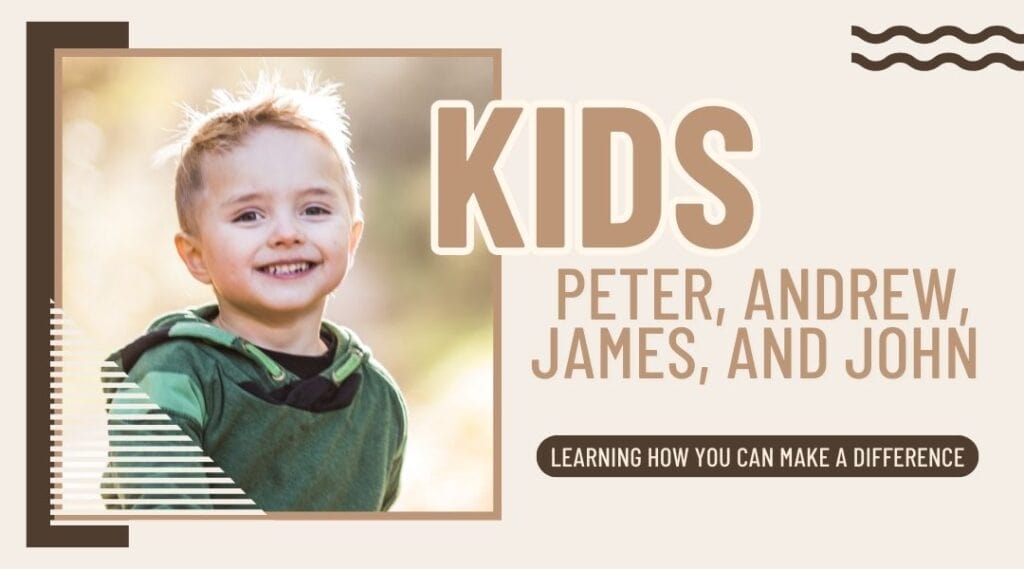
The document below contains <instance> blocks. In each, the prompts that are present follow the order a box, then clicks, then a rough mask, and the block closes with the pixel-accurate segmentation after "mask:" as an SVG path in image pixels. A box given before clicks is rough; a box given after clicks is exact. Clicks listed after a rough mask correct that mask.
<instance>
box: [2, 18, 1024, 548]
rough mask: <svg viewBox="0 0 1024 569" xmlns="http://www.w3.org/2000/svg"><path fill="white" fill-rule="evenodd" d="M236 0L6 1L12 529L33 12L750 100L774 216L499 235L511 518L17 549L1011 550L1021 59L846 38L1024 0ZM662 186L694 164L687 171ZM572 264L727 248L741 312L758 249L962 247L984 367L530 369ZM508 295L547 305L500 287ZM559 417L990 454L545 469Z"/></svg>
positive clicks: (669, 108)
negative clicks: (547, 235)
mask: <svg viewBox="0 0 1024 569" xmlns="http://www.w3.org/2000/svg"><path fill="white" fill-rule="evenodd" d="M445 4H451V5H445ZM7 10H10V9H9V8H8V9H7ZM157 10H159V11H157ZM242 10H244V11H243V12H239V11H238V9H237V8H227V7H224V8H220V7H217V6H215V5H213V4H212V3H210V2H200V3H195V4H194V5H189V3H187V2H180V3H176V4H174V5H173V6H170V5H168V6H166V7H163V9H160V8H157V7H148V8H146V9H143V8H141V7H136V6H130V5H128V4H124V5H121V6H117V5H113V4H109V5H107V4H104V3H102V2H100V3H93V4H90V6H89V7H87V8H86V7H80V6H79V7H72V6H71V5H68V6H66V7H64V8H63V9H59V8H43V7H37V8H35V9H34V10H31V11H23V12H19V13H16V14H5V17H4V20H3V21H4V22H5V23H4V24H3V31H4V33H3V34H0V37H2V38H3V39H2V40H0V41H3V42H4V45H5V47H6V48H7V49H6V50H5V51H6V53H7V54H8V55H7V56H5V61H6V63H7V64H8V74H9V78H10V82H9V84H10V87H11V90H10V91H9V92H5V93H4V95H3V96H4V102H5V103H6V107H7V108H8V109H10V112H9V115H10V118H11V120H10V121H9V124H8V128H7V129H5V132H4V134H3V144H4V146H3V150H4V152H3V153H2V155H3V156H4V158H3V160H4V164H5V168H4V170H5V172H7V175H6V180H7V182H8V184H9V191H8V194H7V195H8V196H9V208H8V209H9V210H10V211H11V212H14V214H13V215H9V216H8V221H7V222H6V223H4V224H2V231H4V235H5V237H6V238H7V239H6V242H7V243H9V244H10V245H11V247H10V249H11V250H12V254H11V259H10V262H11V265H10V266H11V267H13V268H14V271H13V272H14V273H16V274H15V275H12V276H11V277H10V278H8V279H5V280H4V283H5V284H4V286H5V291H6V292H8V293H9V295H8V296H7V305H8V310H7V312H8V314H10V315H11V316H10V318H9V325H8V326H7V327H5V329H4V338H3V340H4V341H3V342H2V344H3V345H4V346H5V353H6V354H7V357H6V361H8V362H13V364H12V365H11V366H10V367H9V369H8V371H9V374H10V380H11V385H12V388H11V390H10V392H9V395H8V397H7V401H8V411H7V412H6V413H4V414H3V418H2V421H3V426H4V432H5V433H7V436H6V437H5V443H6V445H5V449H6V450H7V452H8V453H9V454H11V455H13V456H14V457H15V459H16V460H13V461H11V462H12V464H13V465H14V466H13V470H11V471H8V472H7V473H6V474H5V478H4V481H5V482H6V484H5V485H4V487H5V488H7V489H8V493H9V494H8V495H9V497H10V500H9V501H8V506H7V508H6V512H5V520H4V521H5V524H6V525H7V529H8V531H5V532H3V538H2V539H3V543H4V545H5V548H7V549H12V548H16V549H20V548H21V546H22V545H23V543H24V541H23V531H24V527H23V523H24V522H23V520H24V515H23V514H24V512H23V508H24V502H23V500H22V498H21V496H22V490H21V489H22V488H23V487H24V470H23V464H22V463H21V460H22V458H21V457H23V456H24V448H23V445H24V432H23V428H24V420H23V417H22V416H21V413H23V409H24V406H23V401H24V387H23V383H22V381H23V377H24V363H23V354H24V345H23V340H22V339H21V336H22V330H23V329H24V323H23V321H22V319H23V318H24V314H23V309H22V306H23V304H22V303H21V301H20V299H21V298H23V297H24V296H23V295H24V288H23V287H24V279H23V278H22V276H21V274H22V271H21V267H24V258H23V257H22V256H23V255H24V250H25V249H24V246H23V245H24V244H23V242H22V241H23V239H24V237H23V235H24V230H23V228H22V227H21V226H20V225H19V224H21V223H23V217H22V216H21V214H20V213H19V212H21V211H23V208H24V195H23V190H22V188H23V187H24V136H23V134H24V133H23V132H22V128H21V125H22V124H24V122H23V120H22V117H23V114H22V113H23V111H22V109H24V94H23V93H24V83H23V81H24V76H25V73H24V24H23V22H24V20H26V19H33V20H47V19H52V20H56V19H66V20H72V19H90V20H94V19H125V20H129V21H130V22H131V33H130V35H131V45H132V46H133V47H385V46H387V47H435V46H447V47H456V46H463V47H499V48H502V49H503V54H504V57H503V71H504V77H503V84H504V92H505V98H507V99H513V100H528V101H533V100H550V99H557V100H565V101H570V102H575V101H581V100H626V101H634V102H637V103H641V104H643V105H645V106H646V107H648V108H649V109H651V110H652V111H653V112H654V113H656V114H657V115H659V116H660V117H661V118H662V119H663V120H664V121H665V122H666V123H668V122H669V121H670V120H671V119H672V118H673V117H674V115H675V114H676V113H677V112H679V111H680V110H682V109H683V108H685V107H687V106H688V105H689V104H691V103H693V102H694V101H697V100H701V99H707V98H717V99H725V100H728V101H731V102H733V103H735V104H736V105H738V106H740V107H742V108H744V109H745V110H746V111H747V112H748V113H749V114H750V115H751V116H753V117H754V119H755V121H756V124H757V128H758V131H759V134H760V143H761V153H760V155H759V157H757V158H756V159H754V160H750V161H745V162H742V163H740V164H739V168H740V170H741V171H742V172H743V173H744V175H745V176H746V177H747V178H748V179H750V180H751V181H753V183H754V184H755V186H756V188H757V191H758V194H759V197H760V203H761V216H760V219H761V222H760V226H759V229H758V233H757V235H755V236H754V238H753V240H752V241H751V243H750V245H749V246H748V247H746V248H745V249H743V250H742V251H740V252H738V253H735V254H732V255H730V256H727V257H722V258H704V257H698V256H696V255H694V254H693V253H690V252H688V251H686V250H684V249H683V248H681V247H680V246H679V245H678V243H677V242H676V240H675V238H674V237H672V236H671V235H670V234H668V233H666V234H665V235H664V238H663V239H662V240H661V241H660V242H658V243H657V244H655V245H653V246H652V247H650V248H648V249H646V250H645V251H643V252H641V253H639V254H634V255H630V256H628V257H624V256H617V257H607V258H605V257H588V258H582V257H574V258H570V257H536V256H532V257H518V258H506V259H505V260H504V265H503V274H504V282H503V290H504V299H503V300H504V302H505V305H506V307H509V309H506V310H505V313H504V317H503V330H502V337H503V339H504V346H503V349H504V356H503V359H504V369H503V384H504V385H503V387H504V389H503V397H504V398H503V402H504V408H503V422H504V425H503V434H504V441H503V443H504V444H503V468H504V480H503V486H504V488H503V495H504V505H503V520H501V521H497V522H465V521H460V522H445V521H434V522H408V521H400V522H398V521H396V522H293V523H291V522H289V523H283V522H278V523H254V522H233V523H228V522H210V523H198V522H184V523H183V522H178V523H172V522H146V523H135V524H133V527H132V536H131V540H132V547H131V549H130V550H129V551H92V550H90V551H28V552H26V551H23V550H22V551H20V552H19V553H17V554H16V555H17V556H18V557H20V558H26V559H32V560H35V561H45V562H47V563H58V562H62V563H66V564H69V565H70V564H80V563H83V562H84V563H86V564H89V565H98V564H103V565H104V566H107V567H114V566H132V567H139V566H142V565H141V564H147V566H148V565H149V564H152V565H154V566H166V567H172V566H173V567H180V566H181V564H182V563H190V564H203V565H205V564H219V565H223V564H228V563H232V564H237V563H238V562H240V561H241V560H245V561H247V562H251V563H252V565H253V566H262V565H268V566H281V565H282V564H288V565H296V564H298V563H304V564H317V565H319V564H325V563H363V564H365V563H379V562H382V561H384V562H387V564H389V565H391V564H393V565H416V566H421V565H430V566H433V565H434V564H441V563H444V564H446V565H450V566H466V567H477V566H481V565H483V564H497V565H505V566H519V565H520V564H521V563H522V562H523V561H525V560H527V559H530V560H533V561H534V562H537V563H539V564H542V565H556V564H568V563H572V564H573V565H577V564H581V565H582V564H588V565H595V566H616V565H618V566H621V565H624V564H627V563H629V564H631V565H632V564H641V563H643V564H651V563H656V562H657V563H659V564H660V563H665V564H670V565H682V564H685V563H703V564H706V565H710V566H745V565H750V564H755V563H757V564H764V565H770V566H772V565H782V564H786V565H791V566H807V567H819V566H863V565H871V566H896V565H901V564H910V565H930V566H963V565H965V564H980V565H983V566H1015V565H1019V564H1020V561H1021V559H1020V556H1021V553H1020V549H1019V547H1018V546H1017V540H1018V539H1019V536H1020V521H1019V516H1020V512H1021V509H1022V506H1024V496H1022V491H1021V489H1020V488H1021V486H1020V480H1019V473H1020V472H1021V468H1022V466H1024V461H1022V459H1021V455H1020V452H1019V449H1020V440H1021V439H1020V436H1021V434H1022V431H1024V429H1022V427H1021V423H1020V419H1019V414H1018V409H1019V406H1020V404H1021V401H1022V399H1024V387H1022V386H1021V383H1020V382H1019V375H1020V374H1019V358H1018V354H1019V353H1020V350H1019V348H1018V346H1017V339H1018V338H1019V337H1020V333H1019V326H1020V323H1021V321H1022V319H1024V301H1021V300H1020V295H1019V290H1020V288H1019V282H1018V279H1019V278H1020V277H1021V273H1022V271H1021V269H1020V265H1019V263H1018V262H1016V258H1017V257H1018V256H1019V253H1018V251H1017V249H1018V245H1019V244H1020V243H1021V230H1020V229H1019V226H1018V224H1017V221H1018V217H1019V213H1018V212H1019V211H1020V207H1021V206H1022V205H1024V203H1022V202H1024V200H1022V199H1021V197H1020V190H1021V183H1020V176H1021V168H1020V166H1019V165H1018V164H1019V162H1020V160H1019V157H1020V156H1021V150H1022V148H1021V146H1022V142H1021V139H1020V132H1021V131H1022V127H1024V112H1022V111H1021V105H1020V101H1021V95H1022V90H1024V84H1022V83H1021V77H1022V75H1021V74H1020V73H1019V72H1013V71H1009V70H1007V69H1005V68H1003V67H993V68H989V69H987V70H985V71H981V72H966V71H962V70H959V69H955V68H951V67H949V66H948V65H947V66H944V67H942V68H940V69H938V70H936V71H931V72H926V73H921V72H916V71H912V70H909V69H907V68H906V67H904V66H900V67H898V68H894V69H890V70H888V71H885V72H879V73H873V72H868V71H865V70H863V69H861V68H859V67H857V66H854V65H852V64H850V63H849V54H850V52H851V51H852V50H854V49H861V48H863V51H864V52H865V53H866V54H869V55H871V56H872V57H873V58H877V57H878V56H879V55H880V54H882V53H885V52H886V50H888V49H889V48H891V47H897V48H898V49H907V50H909V51H911V52H912V53H915V54H919V55H922V56H927V55H928V54H932V53H935V52H937V51H941V50H944V48H953V47H955V46H957V44H956V43H955V42H953V41H952V40H943V41H942V42H939V43H938V44H933V45H931V46H916V45H913V44H910V43H909V42H907V41H906V40H893V42H890V44H888V45H887V46H886V47H883V48H878V47H873V46H864V44H862V43H861V42H859V41H858V40H856V39H855V38H853V37H852V36H850V33H849V28H850V25H852V24H859V25H862V26H865V27H867V28H868V29H869V30H872V31H877V30H879V29H882V28H885V27H887V26H889V25H892V24H912V25H914V27H915V28H917V29H920V30H930V29H932V28H934V27H936V26H938V25H941V24H956V25H959V26H961V27H963V28H965V29H967V30H968V31H977V30H978V29H980V28H982V27H984V26H986V25H990V24H995V23H999V24H1004V25H1008V26H1010V27H1012V28H1014V29H1016V30H1017V31H1021V29H1022V28H1024V8H1021V7H1020V6H1019V5H1017V6H1014V5H1013V4H1012V3H1000V4H995V3H976V4H972V5H971V6H970V7H969V8H968V7H966V6H964V5H961V6H959V7H957V6H951V7H949V8H945V7H941V6H934V5H932V4H928V3H919V4H917V5H913V4H909V5H906V6H903V7H900V8H892V7H891V6H889V3H881V2H874V3H856V4H853V3H850V5H848V6H845V7H838V8H835V7H833V8H828V9H826V8H825V7H824V6H818V5H816V4H810V3H808V4H807V5H805V6H800V5H785V4H779V3H773V4H771V5H770V6H768V5H766V6H761V5H743V4H740V3H719V4H714V5H712V4H710V3H700V4H697V5H693V6H690V7H686V6H678V7H675V8H673V9H672V10H671V11H665V9H663V8H659V7H657V6H656V5H654V4H647V3H644V2H633V3H628V4H619V5H617V6H616V7H615V9H614V10H609V11H602V10H597V11H596V13H593V14H586V15H584V14H583V13H582V12H581V11H579V9H577V8H573V7H559V6H557V5H556V4H555V3H552V2H546V3H542V4H541V5H540V6H538V7H533V8H531V7H525V6H522V4H520V3H516V4H515V6H514V7H513V6H512V5H508V6H506V7H502V8H490V9H486V10H484V9H481V8H480V7H479V6H477V5H476V3H472V2H465V3H461V4H455V3H443V2H433V3H425V4H420V5H415V6H411V7H405V8H395V7H392V6H388V7H374V8H371V7H369V5H364V6H358V7H353V6H348V7H342V6H340V5H336V6H334V7H333V8H330V9H328V10H327V11H326V12H325V11H322V9H320V8H314V7H313V5H312V3H310V5H309V6H304V5H303V3H301V2H292V3H289V4H287V5H286V6H277V7H275V8H273V10H269V9H268V10H267V11H265V12H257V11H255V10H254V9H253V8H252V7H251V5H249V6H247V7H245V8H242ZM627 10H628V13H627V12H626V11H627ZM460 14H462V15H463V16H461V17H459V15H460ZM986 48H992V49H993V50H998V51H1007V52H1009V53H1011V54H1013V55H1015V57H1016V58H1017V59H1024V46H1013V45H1011V44H1008V43H1006V42H1005V41H1004V40H1000V39H995V40H990V43H986V44H985V46H984V47H982V48H970V49H967V50H964V51H963V52H964V53H969V54H970V53H982V52H983V51H984V50H985V49H986ZM973 50H978V51H973ZM518 146H522V147H525V139H521V140H520V142H519V145H518ZM521 154H522V151H521V150H520V151H519V154H518V155H516V156H513V157H511V158H510V162H509V167H508V168H507V169H506V175H507V177H508V179H509V181H510V182H511V183H512V184H513V185H514V187H515V189H514V193H515V194H516V197H517V199H519V200H521V203H524V204H525V203H526V201H525V198H526V194H525V180H526V177H525V168H524V167H521V166H519V165H520V164H525V162H524V161H523V160H522V156H521ZM670 188H671V189H672V191H673V192H674V193H676V194H678V195H684V192H686V191H688V190H687V189H686V186H685V185H684V184H683V183H682V182H681V181H679V180H677V179H674V178H673V179H671V181H670ZM562 265H572V266H580V267H587V266H687V265H691V266H704V267H707V268H709V269H711V270H713V273H714V277H715V281H716V287H715V292H714V295H713V298H715V299H716V300H717V301H718V302H719V303H720V304H722V305H724V306H725V307H726V309H727V310H729V311H731V312H730V314H729V318H730V319H732V320H735V319H736V318H737V317H738V314H737V312H738V308H739V306H740V304H741V303H742V300H743V298H744V289H745V287H746V279H747V278H748V276H749V273H750V270H751V269H752V268H753V267H756V266H764V267H769V268H777V267H801V266H808V267H817V266H833V267H837V268H848V267H852V266H867V267H876V268H881V267H885V266H924V267H927V266H938V267H946V266H952V267H956V268H957V269H958V270H959V274H958V280H957V290H956V293H955V294H956V296H955V298H954V304H955V305H956V306H968V307H969V308H970V310H971V322H972V323H973V324H974V325H975V326H977V328H978V330H979V332H978V333H979V366H978V379H977V380H975V381H973V382H966V381H954V382H921V383H915V382H913V381H901V382H883V381H881V380H877V379H872V380H866V381H864V382H861V383H855V382H852V381H849V380H845V379H842V378H840V377H839V376H838V375H835V374H833V375H830V376H829V377H827V378H824V379H822V380H819V381H817V382H814V383H808V384H801V383H799V382H796V381H791V382H788V383H787V382H781V381H779V382H766V383H758V384H748V383H744V382H736V383H734V384H726V383H717V384H715V385H709V386H705V387H703V388H701V387H699V386H696V385H691V384H685V383H683V384H681V383H676V382H671V381H664V382H652V383H644V384H636V383H632V382H629V383H627V382H619V381H607V382H603V383H596V382H583V381H570V382H542V381H539V380H536V379H533V378H532V377H531V374H530V370H529V359H530V358H531V357H535V356H537V355H538V354H540V353H542V352H541V349H542V348H543V347H544V344H543V339H542V338H543V337H542V333H543V332H545V331H546V327H547V326H548V325H549V324H550V322H551V321H552V320H553V314H554V306H555V305H554V294H553V292H554V276H555V269H556V268H557V267H558V266H562ZM519 304H526V305H527V306H531V307H532V306H536V309H535V310H534V309H531V310H513V309H511V307H513V306H517V305H519ZM858 327H859V325H855V324H853V323H848V324H847V325H845V326H839V327H837V328H836V329H835V330H833V333H832V335H831V339H832V341H833V342H834V343H835V344H836V345H841V344H842V342H843V338H844V337H847V336H852V334H853V332H854V331H855V329H856V328H858ZM844 335H845V336H844ZM702 337H703V336H702ZM709 338H710V336H709ZM726 343H727V340H726V339H725V336H724V335H722V336H721V337H719V338H717V339H709V340H708V345H707V347H706V350H707V354H708V355H709V356H708V358H707V359H708V360H709V361H710V362H711V364H712V365H713V366H714V367H713V368H712V372H713V373H714V372H715V371H716V370H717V371H718V373H723V372H724V365H723V363H715V362H719V361H722V358H721V357H719V356H716V355H715V354H718V353H720V352H721V351H722V346H724V345H726ZM556 433H558V434H964V435H967V436H969V437H971V438H972V439H973V440H974V441H975V442H976V443H977V445H978V448H979V450H980V456H981V458H980V464H979V466H978V469H977V470H976V471H975V472H974V473H973V474H971V475H970V476H969V477H967V478H965V479H936V480H915V479H907V480H892V479H877V480H867V479H861V480H858V479H837V480H827V479H775V480H766V479H749V480H730V479H717V480H716V479H692V480H686V479H663V480H644V479H593V480H575V479H551V478H547V477H546V476H544V475H543V474H542V473H541V472H540V471H539V469H538V468H537V466H536V464H535V462H534V452H535V449H536V446H537V445H538V444H539V443H540V441H541V440H543V438H545V437H546V436H548V435H551V434H556ZM314 535H315V536H321V537H322V538H323V539H324V540H327V541H329V542H332V543H337V544H338V546H337V548H339V549H343V550H344V551H345V553H344V555H343V557H341V558H339V557H334V558H332V557H331V556H330V555H329V554H327V553H326V552H325V550H324V548H316V549H315V550H311V551H310V552H309V553H308V554H303V553H301V552H299V553H297V552H296V549H295V548H293V547H288V548H284V547H278V548H275V549H271V548H270V547H253V544H260V543H277V544H280V543H285V542H289V541H291V540H297V541H299V542H301V543H308V541H307V539H308V538H309V537H310V536H314ZM18 557H16V558H15V559H18ZM979 562H980V563H979Z"/></svg>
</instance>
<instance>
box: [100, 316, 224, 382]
mask: <svg viewBox="0 0 1024 569" xmlns="http://www.w3.org/2000/svg"><path fill="white" fill-rule="evenodd" d="M215 310H216V307H215V306H213V305H211V306H203V307H199V308H194V309H186V310H178V311H174V312H170V313H167V314H164V315H162V316H160V317H159V318H157V319H156V320H154V321H153V322H152V323H151V324H150V325H149V326H148V327H147V330H146V332H145V333H144V334H142V335H141V336H139V337H138V338H136V339H135V340H134V341H132V342H131V343H129V344H128V345H126V346H125V347H123V348H121V349H120V350H118V351H116V352H114V353H113V354H112V355H111V356H110V358H109V359H110V360H112V361H114V362H115V363H116V364H118V365H119V366H120V367H121V369H122V370H123V371H125V372H126V373H132V374H133V375H138V374H145V373H147V372H149V371H193V372H196V373H200V374H202V372H203V370H204V369H205V368H208V367H209V366H210V365H211V364H212V360H216V359H218V358H219V357H220V356H218V350H217V349H215V347H216V346H217V345H221V346H225V347H226V346H230V345H231V344H232V343H233V342H234V341H235V340H236V337H235V336H234V335H232V334H230V333H228V332H225V331H224V330H221V329H220V328H217V327H216V326H213V325H212V324H210V323H209V322H208V321H207V320H206V319H205V318H204V317H205V316H208V314H209V313H210V312H211V311H213V313H215Z"/></svg>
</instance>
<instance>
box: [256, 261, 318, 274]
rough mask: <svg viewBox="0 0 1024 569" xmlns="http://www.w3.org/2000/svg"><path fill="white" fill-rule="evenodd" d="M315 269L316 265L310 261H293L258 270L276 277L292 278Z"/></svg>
mask: <svg viewBox="0 0 1024 569" xmlns="http://www.w3.org/2000/svg"><path fill="white" fill-rule="evenodd" d="M314 267H316V263H310V262H309V261H292V262H286V263H274V264H272V265H264V266H262V267H257V268H256V270H257V271H259V272H261V273H264V274H268V275H271V276H274V277H291V276H297V275H301V274H304V273H307V272H309V271H310V270H312V269H313V268H314Z"/></svg>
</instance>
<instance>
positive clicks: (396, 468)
mask: <svg viewBox="0 0 1024 569" xmlns="http://www.w3.org/2000/svg"><path fill="white" fill-rule="evenodd" d="M404 454H405V444H404V441H403V444H402V446H401V447H400V448H399V449H398V452H397V453H396V455H395V458H394V459H392V460H391V468H390V469H389V470H388V486H387V489H386V490H385V491H384V502H383V504H382V505H381V511H383V512H386V511H388V510H390V509H391V505H392V504H394V503H395V499H396V498H398V481H399V479H400V478H401V475H402V460H403V457H404Z"/></svg>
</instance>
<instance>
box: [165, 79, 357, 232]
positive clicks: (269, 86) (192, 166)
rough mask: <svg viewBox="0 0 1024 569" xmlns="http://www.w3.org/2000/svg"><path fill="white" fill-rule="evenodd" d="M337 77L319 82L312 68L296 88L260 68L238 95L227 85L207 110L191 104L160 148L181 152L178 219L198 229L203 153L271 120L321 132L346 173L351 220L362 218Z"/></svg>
mask: <svg viewBox="0 0 1024 569" xmlns="http://www.w3.org/2000/svg"><path fill="white" fill-rule="evenodd" d="M338 88H339V85H338V84H337V83H321V82H319V81H318V80H317V78H316V76H315V75H314V74H312V73H306V74H305V82H304V84H303V85H302V87H300V88H297V89H292V88H286V87H283V86H282V85H281V81H280V76H279V75H276V74H275V75H269V74H267V73H260V75H259V78H258V79H257V80H256V81H255V82H245V83H243V85H242V89H241V90H240V92H239V93H238V94H237V95H235V94H232V93H230V92H228V91H226V90H223V89H218V90H215V91H214V92H213V98H212V100H211V103H212V104H213V107H214V108H213V110H211V111H209V112H206V113H203V112H200V111H198V110H196V109H193V108H191V107H188V106H183V107H182V108H183V110H184V111H185V125H184V128H183V131H184V134H183V135H182V136H181V138H180V139H179V141H178V142H177V143H175V144H172V145H171V146H169V147H168V148H166V149H165V150H164V151H163V152H162V153H161V154H162V155H164V156H165V157H166V156H173V155H177V156H178V168H177V172H176V173H175V176H174V200H175V203H176V205H177V209H178V223H179V224H180V225H181V229H182V230H183V231H185V232H186V233H196V232H197V229H198V228H197V226H196V220H195V208H196V204H197V201H198V197H199V194H200V192H201V190H202V188H203V159H204V157H205V156H207V155H210V154H223V153H226V152H229V151H231V150H232V149H233V148H236V147H237V146H238V145H240V144H241V143H242V141H243V139H244V138H245V137H246V136H247V135H248V134H249V133H251V132H252V131H253V130H254V129H255V128H257V127H259V126H263V125H273V126H279V127H284V128H294V129H299V130H303V131H306V132H309V133H311V134H314V135H317V136H319V137H320V138H322V139H323V140H324V141H325V142H327V143H328V144H329V145H330V146H331V148H333V149H334V152H335V153H336V154H337V155H338V160H339V161H340V162H341V169H342V172H343V174H344V182H345V192H346V194H347V196H346V197H347V200H348V205H349V210H350V212H351V215H352V220H353V221H356V220H361V219H362V218H363V212H362V208H361V206H360V198H359V181H358V180H357V179H356V174H355V170H354V169H353V167H352V157H351V154H350V150H349V145H350V140H349V127H348V115H347V114H346V113H345V104H344V103H343V102H342V100H341V97H340V96H339V95H338Z"/></svg>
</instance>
